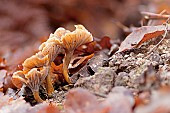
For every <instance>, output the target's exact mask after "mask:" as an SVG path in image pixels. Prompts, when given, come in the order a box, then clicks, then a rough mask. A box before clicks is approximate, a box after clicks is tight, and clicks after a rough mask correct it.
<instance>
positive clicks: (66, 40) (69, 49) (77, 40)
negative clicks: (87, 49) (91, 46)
mask: <svg viewBox="0 0 170 113" xmlns="http://www.w3.org/2000/svg"><path fill="white" fill-rule="evenodd" d="M75 27H76V30H75V31H73V32H66V33H65V34H64V35H63V36H61V39H60V43H61V46H62V47H63V48H64V49H65V57H64V60H63V75H64V78H65V80H66V81H67V82H68V83H71V81H70V78H69V75H68V65H69V63H70V61H71V57H72V55H73V53H74V50H75V49H76V48H77V47H79V46H80V45H82V44H85V43H88V42H91V41H93V37H92V35H91V33H90V32H88V31H87V30H86V29H85V27H84V26H82V25H75Z"/></svg>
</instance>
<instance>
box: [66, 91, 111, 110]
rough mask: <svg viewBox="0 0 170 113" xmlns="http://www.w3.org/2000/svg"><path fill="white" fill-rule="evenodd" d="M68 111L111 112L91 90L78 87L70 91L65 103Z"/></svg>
mask: <svg viewBox="0 0 170 113" xmlns="http://www.w3.org/2000/svg"><path fill="white" fill-rule="evenodd" d="M64 106H65V110H66V113H109V112H108V110H109V109H108V108H109V107H103V106H102V105H101V104H100V103H99V102H98V101H97V98H96V97H95V96H94V95H93V94H91V93H90V92H89V91H87V90H85V89H82V88H76V89H72V90H70V91H69V92H68V94H67V96H66V101H65V103H64Z"/></svg>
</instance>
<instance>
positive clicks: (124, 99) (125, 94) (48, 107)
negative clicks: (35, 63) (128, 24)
mask: <svg viewBox="0 0 170 113" xmlns="http://www.w3.org/2000/svg"><path fill="white" fill-rule="evenodd" d="M33 3H34V2H33ZM159 16H160V15H159ZM160 20H161V19H160ZM165 28H166V27H165V25H152V26H143V27H140V28H137V29H136V30H134V31H133V32H132V33H131V34H130V35H129V36H127V38H126V39H125V40H124V41H123V42H122V43H121V45H120V47H119V51H118V52H117V53H116V54H114V53H115V52H116V50H117V49H116V46H115V49H113V50H111V46H113V45H114V43H112V42H111V41H112V39H111V38H109V37H104V38H103V39H101V41H99V40H95V41H93V42H91V43H88V44H86V45H82V46H80V47H79V48H77V49H76V50H75V53H74V57H73V58H72V61H71V65H70V66H69V68H68V69H69V72H70V73H69V75H70V77H71V79H73V81H74V82H73V83H75V84H67V83H66V82H65V81H64V78H63V75H62V65H63V62H62V59H63V57H64V53H62V52H61V53H60V55H59V56H57V58H56V59H55V60H54V62H53V63H52V64H53V65H52V67H51V72H52V75H51V76H52V78H54V79H53V81H52V83H53V86H54V88H55V92H54V93H53V95H52V96H51V97H50V96H48V95H47V93H46V87H45V84H46V82H44V83H42V85H41V86H40V88H39V89H40V97H41V98H43V99H44V102H43V103H40V104H37V103H36V102H35V100H34V98H33V95H32V93H31V90H30V89H29V88H28V87H25V86H23V87H22V88H21V89H23V90H19V89H17V88H14V87H11V86H8V85H7V86H6V90H4V87H5V85H6V84H9V81H10V79H11V78H10V76H11V75H12V73H13V72H14V71H15V70H22V69H23V67H22V66H19V67H18V69H17V68H16V66H14V67H15V68H16V69H14V70H12V71H11V70H10V69H11V68H8V66H7V67H6V66H5V60H4V59H3V60H0V64H1V65H0V69H1V70H0V71H1V72H2V73H0V74H1V75H3V76H1V77H2V79H1V82H0V83H1V85H2V92H3V93H0V97H1V101H0V103H1V105H0V106H1V107H0V111H2V112H4V111H5V112H7V113H12V112H21V111H22V112H25V113H27V112H31V113H34V112H35V113H40V112H42V113H43V112H44V113H49V112H54V113H59V112H68V113H82V112H84V113H89V112H90V113H125V112H126V113H140V112H146V113H147V112H148V113H154V112H169V107H168V102H169V101H168V100H169V96H168V93H169V89H170V88H169V85H170V77H169V73H170V72H169V71H170V68H169V64H170V62H169V58H170V54H169V53H170V49H169V48H170V47H169V44H170V41H169V36H168V35H167V36H166V38H165V39H164V40H163V41H162V42H161V43H160V44H159V45H158V46H156V49H155V50H154V51H152V52H151V53H150V54H149V56H148V52H149V51H151V50H152V49H153V47H155V45H156V44H158V43H159V42H160V40H161V38H162V37H159V36H161V35H163V34H164V33H165V30H166V29H165ZM168 30H169V25H168V27H167V31H168ZM115 44H116V45H119V44H117V43H115ZM33 48H34V47H33ZM113 48H114V46H113ZM126 50H128V51H126ZM32 51H34V49H32ZM34 52H35V51H34ZM93 54H94V56H93ZM146 56H147V57H146ZM21 62H22V60H21V61H20V62H17V63H21ZM7 63H8V62H7ZM80 66H81V68H80ZM39 70H41V68H40V69H39ZM39 70H38V71H39ZM74 77H75V78H74ZM7 78H8V80H7ZM7 81H8V82H7ZM9 87H10V88H13V89H12V90H10V89H9ZM77 87H78V88H77ZM17 90H18V91H17ZM6 91H7V92H6ZM20 93H21V95H22V96H21V95H20ZM16 95H18V97H16ZM23 96H24V98H25V100H26V101H27V102H26V101H25V100H24V98H23ZM14 97H15V98H14ZM160 97H163V98H160ZM29 103H31V104H32V105H34V106H31V105H30V104H29ZM33 103H34V104H33ZM35 104H37V105H35Z"/></svg>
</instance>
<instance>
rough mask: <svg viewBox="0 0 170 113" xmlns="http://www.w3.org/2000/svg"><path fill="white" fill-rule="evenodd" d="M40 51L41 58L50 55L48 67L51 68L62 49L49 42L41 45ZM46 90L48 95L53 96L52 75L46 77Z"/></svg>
mask: <svg viewBox="0 0 170 113" xmlns="http://www.w3.org/2000/svg"><path fill="white" fill-rule="evenodd" d="M39 50H40V52H38V53H37V55H38V56H40V57H41V56H46V55H48V58H49V64H48V66H51V62H53V61H54V59H55V58H56V57H57V55H58V54H59V53H60V52H61V47H60V46H59V45H57V44H56V43H54V42H48V40H47V42H44V43H43V44H41V46H40V47H39ZM49 69H50V68H49ZM49 72H50V70H49ZM46 88H47V93H48V95H51V94H52V93H53V92H54V88H53V85H52V82H51V77H50V73H48V75H47V77H46Z"/></svg>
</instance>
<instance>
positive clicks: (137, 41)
mask: <svg viewBox="0 0 170 113" xmlns="http://www.w3.org/2000/svg"><path fill="white" fill-rule="evenodd" d="M165 29H166V26H165V25H158V26H142V27H140V28H138V29H136V30H134V31H133V32H132V33H131V34H130V35H128V36H127V37H126V39H125V40H124V41H123V42H122V43H121V45H120V47H119V50H118V51H117V53H118V52H122V51H125V50H129V49H132V48H136V47H139V46H140V45H141V44H142V43H143V42H146V41H148V40H150V39H152V38H156V37H158V36H160V35H162V34H163V33H164V32H165ZM167 30H170V25H169V24H168V27H167Z"/></svg>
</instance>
